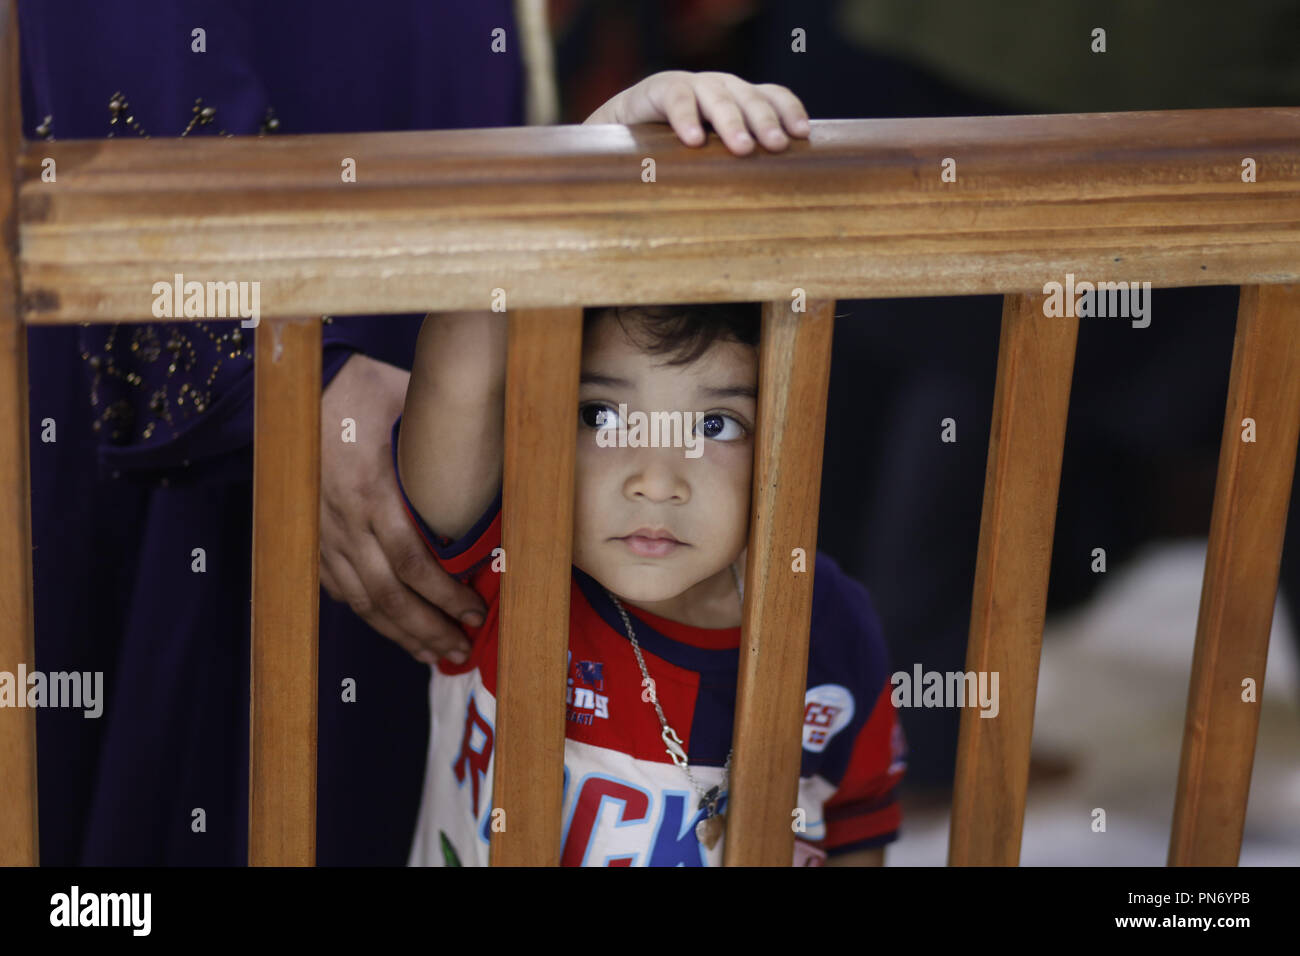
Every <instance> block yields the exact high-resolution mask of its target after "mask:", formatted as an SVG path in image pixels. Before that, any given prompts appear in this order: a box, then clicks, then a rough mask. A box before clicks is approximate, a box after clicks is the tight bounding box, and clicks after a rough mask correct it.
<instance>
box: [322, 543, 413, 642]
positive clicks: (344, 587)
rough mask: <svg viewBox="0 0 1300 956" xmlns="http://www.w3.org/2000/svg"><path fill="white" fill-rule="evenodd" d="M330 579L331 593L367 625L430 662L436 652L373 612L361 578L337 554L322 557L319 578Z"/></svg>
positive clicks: (331, 595)
mask: <svg viewBox="0 0 1300 956" xmlns="http://www.w3.org/2000/svg"><path fill="white" fill-rule="evenodd" d="M327 581H328V582H329V584H328V586H327V588H326V590H327V591H328V592H329V595H330V597H332V598H333V599H334V600H336V601H340V602H342V603H345V604H347V605H348V607H350V608H351V609H352V611H353V613H354V614H356V615H357V616H358V617H360V618H361V619H362V620H363V621H365V622H366V623H367V624H368V625H370V627H371V628H372V629H373V630H375V631H377V632H378V633H380V634H382V635H383V636H384V637H386V638H388V639H389V640H390V641H392V642H393V643H395V644H397V646H398V647H400V648H402V650H404V651H406V652H407V653H408V654H410V655H411V656H412V657H414V658H415V659H416V660H418V661H422V662H424V663H425V664H429V665H430V666H432V665H433V664H435V663H437V656H436V655H435V654H434V653H433V651H432V650H430V649H429V648H428V647H426V646H425V645H424V644H423V643H422V642H421V641H419V640H416V638H415V637H414V636H412V635H411V634H408V633H407V632H406V631H405V630H403V629H402V628H400V627H397V626H396V625H394V624H393V622H392V621H390V620H388V619H387V618H386V617H383V616H382V615H380V614H377V613H375V612H374V610H373V607H372V605H371V603H370V600H369V596H368V595H367V594H366V589H365V586H364V585H362V583H361V578H360V577H358V576H357V573H356V571H355V570H354V569H353V567H352V566H351V564H349V563H348V562H347V560H346V559H345V558H343V557H342V556H339V555H335V556H333V557H328V558H327V557H326V556H324V555H322V557H321V582H322V583H326V582H327Z"/></svg>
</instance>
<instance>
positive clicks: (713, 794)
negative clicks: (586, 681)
mask: <svg viewBox="0 0 1300 956" xmlns="http://www.w3.org/2000/svg"><path fill="white" fill-rule="evenodd" d="M731 577H732V580H734V581H735V582H736V593H737V594H739V595H740V600H741V607H742V609H743V607H744V600H745V590H744V587H743V586H742V585H741V583H740V573H739V572H738V571H737V570H736V566H735V565H734V564H733V565H731ZM605 593H606V594H608V595H609V599H610V600H611V601H613V602H614V607H615V608H617V609H618V613H619V616H620V617H622V618H623V626H624V627H625V628H627V639H628V640H629V641H631V642H632V651H633V653H634V654H636V662H637V664H638V665H639V666H640V668H641V676H642V677H644V678H645V681H646V685H647V686H648V687H649V688H650V703H652V704H654V708H655V713H657V714H658V715H659V724H660V726H662V727H663V733H662V734H661V736H662V737H663V741H664V744H665V745H666V749H667V751H668V756H669V757H671V758H672V761H673V763H675V764H676V765H677V766H679V767H681V768H682V770H684V771H685V772H686V779H687V780H689V781H690V782H691V786H692V787H693V788H694V789H695V792H696V793H697V794H698V795H699V797H700V809H704V808H706V807H707V808H708V811H709V812H708V816H710V817H711V816H713V815H714V813H716V812H717V804H718V797H719V796H720V794H721V793H722V792H724V791H725V790H726V787H727V778H728V776H729V775H730V773H731V755H732V753H734V751H735V748H734V747H733V748H732V749H731V750H728V751H727V763H726V765H725V766H724V767H723V768H722V783H721V784H719V785H718V786H716V787H713V788H712V789H711V790H709V791H708V792H707V793H706V792H705V791H704V790H702V789H700V785H699V784H698V783H696V782H695V775H694V774H693V773H691V767H690V761H689V760H688V759H687V756H686V751H685V750H684V749H683V748H682V739H681V737H679V736H677V731H675V730H673V728H672V727H670V726H669V724H668V718H666V717H665V716H664V709H663V708H662V707H660V706H659V695H658V694H657V693H655V689H654V688H655V683H654V681H653V680H652V679H651V678H650V672H649V671H648V670H646V666H645V658H644V657H642V656H641V645H640V644H638V643H637V640H636V632H635V631H633V629H632V619H631V618H630V617H628V613H627V611H625V610H623V605H622V603H621V602H620V601H619V599H618V598H616V597H614V595H613V594H612V593H611V592H610V591H609V590H608V589H606V591H605Z"/></svg>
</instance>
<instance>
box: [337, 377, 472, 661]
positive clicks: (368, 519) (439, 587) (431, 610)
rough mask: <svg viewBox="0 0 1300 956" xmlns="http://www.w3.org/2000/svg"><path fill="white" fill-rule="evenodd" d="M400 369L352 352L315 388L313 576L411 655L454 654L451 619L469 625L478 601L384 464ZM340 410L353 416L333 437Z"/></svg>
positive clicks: (402, 383)
mask: <svg viewBox="0 0 1300 956" xmlns="http://www.w3.org/2000/svg"><path fill="white" fill-rule="evenodd" d="M410 377H411V373H410V372H407V371H405V370H403V369H400V368H398V367H397V366H395V365H389V364H388V363H386V362H380V361H378V360H376V359H372V358H370V357H369V356H366V355H362V354H360V353H357V354H355V355H353V356H352V357H351V358H350V359H348V360H347V362H346V363H344V365H343V368H342V369H341V370H340V371H339V372H338V374H337V375H335V377H334V378H333V380H331V382H330V384H329V386H328V387H327V388H326V389H325V392H324V394H323V395H322V396H321V521H320V551H321V555H320V580H321V584H322V585H323V586H324V588H325V590H326V591H327V592H328V593H329V595H330V597H332V598H334V600H336V601H344V602H346V603H347V604H348V605H349V606H350V607H351V608H352V610H353V611H355V612H356V613H357V615H358V616H360V617H361V618H362V619H363V620H364V621H365V622H366V623H367V624H369V625H370V626H371V627H372V628H374V629H375V630H376V631H378V632H379V633H380V634H383V635H384V636H385V637H387V638H389V639H391V640H393V641H396V642H397V643H398V644H400V645H401V646H402V647H403V648H405V649H406V650H407V651H408V652H410V654H411V655H412V656H414V657H415V658H416V659H418V660H421V661H424V662H425V663H426V664H434V663H436V661H437V658H438V657H441V656H448V657H450V658H451V659H452V660H453V661H455V662H456V663H462V662H463V661H464V660H465V657H466V656H467V655H468V653H469V647H470V645H469V641H468V639H467V638H466V637H465V634H464V632H463V631H462V630H461V629H460V627H459V625H458V624H457V623H456V621H455V620H453V618H456V619H464V618H465V617H466V615H469V614H471V613H477V614H478V615H479V618H478V620H473V619H470V620H467V621H466V623H469V624H470V625H471V626H475V627H477V626H478V625H480V624H481V623H482V615H483V612H484V610H485V609H484V606H483V600H482V599H481V598H480V597H479V596H478V595H477V594H476V593H475V592H474V591H473V590H472V589H471V588H469V587H467V586H466V585H464V584H461V583H460V582H459V581H457V580H456V579H455V578H453V577H452V576H451V575H449V574H448V573H447V572H446V571H444V570H443V569H442V568H441V567H439V565H438V563H437V562H436V561H435V560H434V559H433V555H432V554H430V553H429V549H428V547H426V545H425V544H424V542H423V541H422V540H421V538H420V535H419V534H418V532H416V530H415V528H414V527H413V526H412V525H411V520H410V518H408V517H407V516H406V512H405V510H404V509H403V507H402V499H401V496H400V495H399V494H398V491H397V480H396V476H395V474H394V472H393V452H392V443H391V441H390V436H391V430H392V427H393V422H394V421H396V420H397V416H398V415H400V414H401V413H402V408H403V403H404V401H405V398H406V385H407V381H408V380H409V379H410ZM345 418H351V419H353V420H354V421H355V422H356V429H355V434H356V442H355V443H353V442H345V441H343V440H342V434H343V431H342V425H341V422H342V420H343V419H345ZM443 612H446V613H443ZM448 615H450V616H448ZM458 652H459V655H460V656H459V657H458Z"/></svg>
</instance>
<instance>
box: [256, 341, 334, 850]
mask: <svg viewBox="0 0 1300 956" xmlns="http://www.w3.org/2000/svg"><path fill="white" fill-rule="evenodd" d="M255 336H256V342H257V344H256V350H255V351H256V355H255V362H254V376H255V383H254V384H255V389H256V393H255V394H256V398H255V411H254V430H253V623H252V669H251V672H250V675H249V679H250V696H251V702H250V706H251V710H250V715H249V736H250V740H249V767H248V788H249V800H248V862H249V865H250V866H312V865H314V864H315V862H316V686H317V671H318V644H317V637H318V626H319V609H320V450H321V421H320V398H321V319H320V316H311V317H308V318H296V319H267V320H264V321H262V322H261V323H260V324H259V326H258V327H257V330H256V332H255Z"/></svg>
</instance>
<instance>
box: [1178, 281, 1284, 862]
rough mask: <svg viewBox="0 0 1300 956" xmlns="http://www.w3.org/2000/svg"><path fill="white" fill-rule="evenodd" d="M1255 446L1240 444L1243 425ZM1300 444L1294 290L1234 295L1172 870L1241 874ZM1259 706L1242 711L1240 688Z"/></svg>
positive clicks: (1246, 705) (1247, 290)
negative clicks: (1249, 685)
mask: <svg viewBox="0 0 1300 956" xmlns="http://www.w3.org/2000/svg"><path fill="white" fill-rule="evenodd" d="M1246 418H1251V419H1253V420H1254V422H1255V428H1256V436H1255V438H1256V440H1255V441H1253V442H1247V441H1243V440H1242V436H1243V431H1244V428H1243V425H1242V421H1243V419H1246ZM1297 437H1300V286H1297V285H1279V286H1246V287H1244V288H1243V289H1242V290H1241V304H1240V308H1239V311H1238V315H1237V337H1236V341H1235V343H1234V345H1233V351H1232V372H1231V377H1230V379H1229V383H1228V407H1227V411H1226V413H1225V415H1224V422H1223V442H1222V445H1221V449H1220V452H1219V475H1218V480H1217V483H1216V485H1215V488H1214V512H1213V517H1212V518H1211V520H1210V544H1209V552H1208V554H1207V555H1206V560H1205V579H1204V582H1203V583H1202V586H1201V608H1200V616H1199V617H1198V619H1197V623H1196V649H1195V651H1194V653H1193V656H1192V676H1191V684H1190V687H1189V689H1188V694H1187V720H1186V724H1185V726H1184V730H1183V749H1182V757H1181V759H1180V761H1179V767H1178V791H1177V798H1176V802H1175V805H1174V822H1173V830H1172V833H1171V835H1170V841H1169V865H1170V866H1236V864H1237V860H1238V857H1239V856H1240V854H1241V837H1242V831H1243V829H1244V827H1245V823H1246V801H1247V798H1248V797H1249V795H1250V774H1251V767H1252V765H1253V764H1254V760H1255V740H1256V736H1257V734H1258V731H1259V708H1260V707H1261V706H1262V701H1263V692H1264V665H1265V664H1266V662H1267V660H1268V636H1269V630H1270V628H1271V627H1272V624H1273V605H1274V602H1275V600H1276V598H1277V578H1278V571H1279V569H1280V567H1281V561H1282V538H1283V533H1284V531H1285V530H1286V520H1287V511H1288V506H1289V503H1290V500H1291V482H1292V479H1293V477H1294V475H1293V472H1294V471H1295V459H1296V441H1297ZM1246 678H1251V679H1253V680H1254V682H1255V700H1254V701H1253V702H1247V701H1243V700H1242V695H1243V693H1244V688H1243V686H1242V683H1243V681H1244V680H1245V679H1246Z"/></svg>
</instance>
